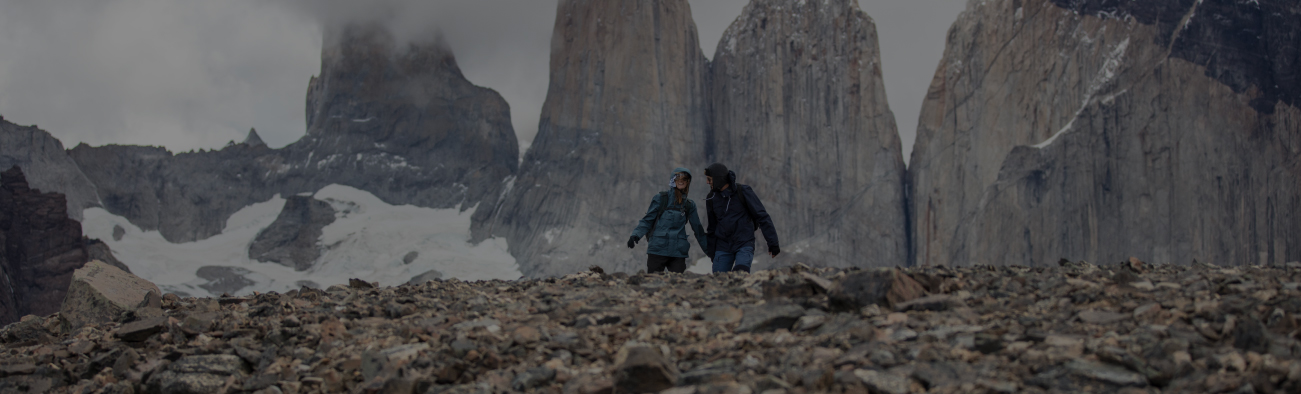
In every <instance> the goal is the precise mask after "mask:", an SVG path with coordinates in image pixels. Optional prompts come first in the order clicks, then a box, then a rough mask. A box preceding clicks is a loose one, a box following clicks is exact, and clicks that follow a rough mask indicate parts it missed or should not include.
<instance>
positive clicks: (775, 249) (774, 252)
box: [768, 245, 782, 257]
mask: <svg viewBox="0 0 1301 394" xmlns="http://www.w3.org/2000/svg"><path fill="white" fill-rule="evenodd" d="M781 252H782V250H781V248H779V247H777V245H768V253H769V254H771V255H772V257H777V255H778V254H781Z"/></svg>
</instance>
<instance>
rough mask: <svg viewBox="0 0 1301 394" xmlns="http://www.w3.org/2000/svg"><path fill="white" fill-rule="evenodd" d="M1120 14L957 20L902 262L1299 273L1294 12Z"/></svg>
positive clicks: (1211, 7) (1150, 9)
mask: <svg viewBox="0 0 1301 394" xmlns="http://www.w3.org/2000/svg"><path fill="white" fill-rule="evenodd" d="M1122 3H1124V4H1123V5H1116V4H1113V2H1103V1H1069V2H1068V1H1055V0H1054V1H1048V0H1008V1H981V2H975V1H973V2H971V3H970V4H969V5H968V9H967V11H966V12H965V13H963V14H962V16H961V17H959V19H958V21H957V22H956V23H955V24H954V25H953V27H952V28H951V30H950V33H949V42H948V48H947V49H946V51H945V57H944V60H943V62H942V64H940V66H939V68H938V69H937V71H936V74H935V79H934V80H933V82H932V85H931V88H930V91H929V93H928V95H927V99H926V102H925V104H924V106H923V109H922V115H921V122H920V125H919V128H918V139H917V144H916V149H915V150H914V152H913V157H912V161H911V167H910V169H909V174H908V176H909V187H910V188H911V192H910V196H911V201H910V204H911V205H910V206H911V221H912V222H911V231H912V233H913V238H912V239H913V246H914V258H915V260H914V262H915V263H916V264H919V265H964V264H1020V265H1027V266H1036V265H1043V264H1047V263H1051V262H1054V261H1057V260H1058V259H1059V258H1069V259H1085V260H1090V261H1122V260H1123V259H1124V258H1125V257H1126V256H1129V255H1137V256H1144V257H1145V258H1146V259H1149V260H1155V261H1160V262H1173V263H1180V264H1187V263H1190V262H1192V261H1194V260H1196V261H1201V262H1213V263H1216V264H1226V265H1237V264H1266V263H1269V264H1277V263H1283V262H1286V261H1294V260H1297V259H1299V258H1301V237H1298V235H1299V234H1301V223H1298V222H1296V221H1294V220H1288V219H1284V218H1293V217H1296V215H1297V214H1298V213H1301V194H1298V193H1301V192H1299V191H1298V190H1299V189H1298V188H1297V187H1296V185H1297V183H1296V180H1297V179H1298V178H1299V177H1301V164H1299V163H1298V162H1297V161H1296V160H1294V159H1293V158H1294V157H1296V155H1297V154H1298V153H1301V134H1299V133H1297V130H1298V127H1301V126H1298V125H1301V110H1298V107H1297V106H1296V105H1297V104H1296V103H1297V102H1298V101H1297V98H1298V97H1299V96H1298V94H1297V92H1298V91H1301V89H1298V88H1297V86H1298V85H1297V78H1295V75H1296V73H1297V71H1296V70H1297V67H1296V64H1297V59H1298V56H1301V55H1299V54H1301V52H1299V51H1301V49H1298V48H1297V47H1296V45H1295V44H1294V43H1295V42H1296V40H1297V38H1298V36H1299V35H1301V28H1298V27H1297V26H1298V24H1297V21H1301V9H1299V8H1298V6H1296V5H1295V4H1290V3H1287V2H1282V1H1259V2H1254V1H1253V2H1233V1H1215V0H1208V1H1197V2H1193V1H1156V2H1122ZM1217 48H1220V49H1217Z"/></svg>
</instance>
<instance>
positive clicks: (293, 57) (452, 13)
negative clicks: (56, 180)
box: [0, 0, 965, 159]
mask: <svg viewBox="0 0 1301 394" xmlns="http://www.w3.org/2000/svg"><path fill="white" fill-rule="evenodd" d="M747 3H748V0H709V1H694V2H692V3H691V7H692V15H693V18H694V20H695V22H696V26H697V29H698V31H699V35H700V41H701V43H700V44H701V50H702V52H703V53H704V55H705V56H706V57H709V58H712V57H713V55H714V52H715V49H716V46H717V43H718V40H719V39H720V38H721V37H722V34H723V31H725V30H726V29H727V26H728V25H729V24H731V23H732V21H733V20H735V19H736V18H737V17H738V16H739V15H740V14H741V11H742V9H743V8H744V7H745V4H747ZM860 5H861V7H862V8H863V10H864V11H865V12H867V13H868V14H869V15H870V16H871V17H872V18H873V19H874V20H875V21H876V24H877V28H878V34H879V36H880V38H881V56H882V64H883V73H884V78H885V84H886V89H887V96H888V97H889V101H890V108H891V109H892V110H893V111H894V113H895V115H896V122H897V123H898V125H899V132H900V135H901V137H902V140H903V144H904V146H903V148H904V157H905V159H907V157H908V155H909V153H910V152H911V147H912V143H913V139H914V135H915V130H916V124H917V118H918V115H919V111H920V107H921V103H922V99H923V98H924V97H925V94H926V89H927V87H928V86H929V84H930V79H931V77H932V75H933V74H934V71H935V67H936V66H937V65H938V63H939V60H940V56H941V55H942V54H943V49H944V37H945V35H946V33H947V30H948V26H949V24H951V23H952V22H953V20H954V18H955V17H956V16H957V15H958V13H959V12H960V11H961V10H962V9H963V8H964V6H965V2H964V1H961V0H916V1H909V2H892V1H860ZM555 13H556V2H554V1H539V0H435V1H420V0H375V1H364V2H363V1H355V0H226V1H218V2H213V1H199V0H43V1H31V2H26V1H4V2H0V53H3V54H4V55H3V56H0V92H4V94H3V95H0V115H3V116H4V117H5V118H6V119H7V120H9V121H11V122H15V123H18V124H26V125H29V124H37V125H38V126H40V127H41V128H42V129H45V130H47V131H49V132H50V133H51V134H53V135H54V136H55V137H57V138H59V139H60V140H62V141H63V142H64V144H65V145H67V146H68V147H71V146H73V145H76V144H77V143H82V142H84V143H88V144H91V145H104V144H137V145H161V146H165V147H167V148H169V149H171V150H172V151H187V150H194V149H218V148H221V147H222V146H224V145H225V144H226V143H228V142H230V141H241V140H243V139H244V137H245V136H246V134H247V133H248V130H249V129H250V128H257V130H258V133H259V134H260V135H261V136H262V138H263V139H264V140H265V141H266V142H267V144H268V145H270V146H272V147H282V146H284V145H287V144H289V143H292V142H294V141H296V140H298V139H299V138H300V137H302V135H303V134H304V132H305V129H306V121H305V114H304V96H305V94H306V91H307V83H308V80H309V79H310V78H311V76H313V75H316V73H317V72H318V71H319V70H320V49H321V45H322V39H323V38H322V37H323V31H324V30H323V29H324V28H325V27H327V26H338V25H341V24H345V23H364V22H376V23H382V24H384V25H386V26H388V28H389V29H390V30H391V31H392V33H393V34H394V36H395V38H397V39H399V40H404V41H413V42H421V41H429V40H434V39H437V38H438V37H440V36H441V37H442V38H443V39H444V40H445V41H446V42H447V43H448V45H449V46H450V47H451V49H452V51H453V53H454V54H455V56H456V58H457V63H458V64H459V66H460V67H461V70H462V72H463V73H464V74H465V76H466V78H467V79H469V80H470V82H472V83H474V84H476V85H479V86H484V87H488V88H492V89H494V90H496V91H497V92H498V93H500V94H501V95H502V97H504V98H505V99H506V101H507V102H508V103H509V104H510V106H511V121H512V124H513V126H514V128H515V132H516V134H517V135H518V137H519V140H520V149H521V154H522V153H523V151H524V150H525V149H527V148H528V146H529V145H531V143H532V141H533V137H534V135H535V134H536V133H537V126H538V120H539V119H538V118H539V114H540V113H541V111H542V103H543V101H544V100H545V99H546V91H547V85H548V77H549V70H548V67H549V64H550V55H551V48H550V45H551V32H552V29H553V26H554V23H555V17H556V15H555Z"/></svg>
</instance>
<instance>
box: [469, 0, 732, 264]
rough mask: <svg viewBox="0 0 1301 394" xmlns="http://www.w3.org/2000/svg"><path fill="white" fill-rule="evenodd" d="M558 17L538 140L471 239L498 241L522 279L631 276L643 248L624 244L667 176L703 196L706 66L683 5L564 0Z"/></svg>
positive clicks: (678, 0)
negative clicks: (687, 178)
mask: <svg viewBox="0 0 1301 394" xmlns="http://www.w3.org/2000/svg"><path fill="white" fill-rule="evenodd" d="M556 15H557V16H556V23H555V31H554V33H553V36H552V37H553V38H552V48H551V86H550V88H549V89H548V91H547V99H546V102H545V103H544V104H543V106H542V115H541V122H540V124H539V126H538V134H537V137H536V138H535V139H534V142H533V144H532V146H531V147H530V148H529V150H528V152H527V153H525V155H524V160H523V162H522V163H521V170H520V175H519V177H518V178H517V179H514V180H512V181H511V188H510V189H509V192H508V193H507V194H506V195H505V196H504V199H503V201H502V202H501V203H500V206H499V207H498V208H497V209H496V210H495V212H492V213H491V215H488V214H485V215H484V216H477V215H476V219H477V220H476V222H475V231H474V237H475V239H476V240H481V239H484V238H487V237H489V236H498V237H504V238H506V239H507V240H508V241H509V243H510V251H511V254H512V255H514V256H515V258H516V259H517V261H519V262H520V271H522V272H523V273H524V274H525V275H527V276H532V277H539V276H548V275H563V274H566V273H570V272H574V271H575V270H578V269H582V268H584V267H586V266H587V265H588V264H590V263H591V262H592V261H600V262H603V263H608V265H609V268H610V269H611V270H612V271H627V272H635V271H636V270H637V269H638V268H644V267H645V264H646V263H645V261H646V257H645V256H646V255H645V249H637V250H636V251H635V252H630V251H629V250H628V248H627V247H625V246H624V243H625V241H627V239H628V236H629V235H631V234H632V230H633V228H634V227H636V226H637V222H636V221H637V220H638V219H640V218H641V217H642V215H643V214H645V212H646V209H647V207H648V206H649V205H650V201H651V198H652V197H653V196H654V195H655V193H658V192H660V191H662V190H666V189H668V182H669V178H670V176H671V175H672V174H671V173H670V171H672V170H673V168H675V167H687V168H690V169H693V170H694V171H695V173H694V175H695V180H694V183H693V184H692V189H693V190H692V193H691V196H692V197H693V198H695V199H696V200H697V202H699V201H700V200H702V199H703V196H704V194H705V193H704V192H705V191H707V190H708V186H705V182H704V176H703V175H704V174H703V172H704V168H705V166H706V165H708V164H709V163H708V162H706V161H705V160H706V157H705V154H704V153H705V150H704V147H705V142H706V138H705V136H706V128H707V127H708V123H709V101H708V99H707V95H706V90H707V88H708V83H707V76H708V71H709V64H708V59H706V58H705V55H704V53H703V52H702V51H701V50H700V45H699V42H700V41H699V38H698V37H697V35H696V26H695V22H693V21H692V20H691V9H690V8H689V6H688V5H687V1H686V0H664V1H636V2H623V1H610V0H565V1H561V2H560V5H559V9H558V11H557V12H556ZM699 207H700V208H701V210H702V211H703V208H704V206H703V205H699ZM476 214H477V212H476ZM643 245H644V244H643ZM643 248H644V246H643ZM692 249H693V252H692V253H693V254H692V256H696V257H695V258H699V257H703V253H701V252H699V250H700V249H698V248H694V247H693V248H692Z"/></svg>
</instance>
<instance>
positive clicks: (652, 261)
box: [628, 167, 708, 273]
mask: <svg viewBox="0 0 1301 394" xmlns="http://www.w3.org/2000/svg"><path fill="white" fill-rule="evenodd" d="M669 187H671V188H672V189H670V190H665V191H662V192H659V193H658V194H656V195H655V197H653V198H651V204H650V209H647V210H646V216H643V217H642V218H641V222H639V223H637V228H636V229H634V230H632V237H629V238H628V247H629V248H632V247H635V246H637V241H638V240H640V239H641V237H643V236H645V237H647V238H649V239H650V244H649V246H647V247H646V272H664V269H665V268H667V269H668V270H669V271H671V272H677V273H681V272H684V271H686V270H687V251H689V250H691V243H689V242H687V223H688V222H690V223H691V232H693V233H695V235H696V244H697V245H699V246H700V249H701V250H705V249H706V248H705V246H706V245H707V244H706V242H708V241H706V239H705V229H704V228H702V227H700V217H699V215H697V214H696V203H695V202H694V201H691V199H689V198H687V193H688V192H690V191H691V171H688V170H687V169H686V168H682V167H678V168H674V169H673V178H672V179H671V180H670V181H669Z"/></svg>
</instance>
